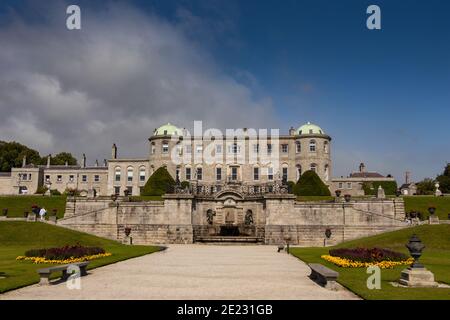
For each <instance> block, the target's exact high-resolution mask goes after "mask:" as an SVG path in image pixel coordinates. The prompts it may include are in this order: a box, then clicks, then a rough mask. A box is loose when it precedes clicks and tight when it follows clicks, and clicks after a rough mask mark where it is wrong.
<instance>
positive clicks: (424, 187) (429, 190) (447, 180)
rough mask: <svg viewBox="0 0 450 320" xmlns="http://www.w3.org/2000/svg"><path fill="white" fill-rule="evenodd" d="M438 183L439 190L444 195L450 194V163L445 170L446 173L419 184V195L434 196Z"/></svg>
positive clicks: (426, 179)
mask: <svg viewBox="0 0 450 320" xmlns="http://www.w3.org/2000/svg"><path fill="white" fill-rule="evenodd" d="M436 182H438V183H439V190H441V191H442V192H443V193H450V163H447V165H446V166H445V168H444V172H442V174H440V175H438V176H437V177H436V179H431V178H425V179H423V180H422V181H420V182H418V183H417V194H421V195H427V194H434V192H435V190H436V187H435V185H436Z"/></svg>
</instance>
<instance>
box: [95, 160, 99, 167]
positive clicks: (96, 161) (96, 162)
mask: <svg viewBox="0 0 450 320" xmlns="http://www.w3.org/2000/svg"><path fill="white" fill-rule="evenodd" d="M95 166H96V167H98V159H95Z"/></svg>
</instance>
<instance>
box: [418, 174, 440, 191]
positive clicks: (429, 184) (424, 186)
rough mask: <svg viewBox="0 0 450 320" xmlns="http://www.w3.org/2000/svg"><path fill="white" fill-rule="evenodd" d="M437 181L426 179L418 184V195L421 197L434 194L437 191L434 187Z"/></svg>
mask: <svg viewBox="0 0 450 320" xmlns="http://www.w3.org/2000/svg"><path fill="white" fill-rule="evenodd" d="M434 184H435V181H434V180H433V179H430V178H425V179H423V180H422V181H420V182H418V183H417V194H419V195H427V194H433V193H434V190H435V189H436V188H435V187H434Z"/></svg>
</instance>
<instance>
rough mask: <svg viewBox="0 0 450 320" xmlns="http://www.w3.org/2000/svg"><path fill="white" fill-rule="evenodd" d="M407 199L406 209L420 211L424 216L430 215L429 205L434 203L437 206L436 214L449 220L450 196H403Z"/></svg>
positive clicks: (407, 210)
mask: <svg viewBox="0 0 450 320" xmlns="http://www.w3.org/2000/svg"><path fill="white" fill-rule="evenodd" d="M403 199H404V200H405V210H406V212H409V211H412V210H414V211H420V212H422V216H423V217H428V216H429V213H428V207H429V206H430V205H433V206H435V207H436V213H435V214H436V215H437V216H438V217H439V219H444V220H448V214H449V213H450V197H435V196H410V197H403Z"/></svg>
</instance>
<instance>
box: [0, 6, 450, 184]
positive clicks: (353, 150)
mask: <svg viewBox="0 0 450 320" xmlns="http://www.w3.org/2000/svg"><path fill="white" fill-rule="evenodd" d="M33 2H34V3H33ZM36 2H37V1H3V2H2V5H0V8H1V9H0V19H1V18H2V17H3V18H4V19H3V20H4V21H8V18H11V13H10V11H8V10H9V9H10V8H14V10H15V11H16V14H19V15H20V16H22V17H25V16H27V17H28V18H29V19H31V20H33V21H35V20H36V21H37V23H45V20H44V19H43V20H42V21H40V20H41V16H40V15H39V14H37V15H35V14H34V11H30V3H32V6H34V5H35V4H36ZM49 2H50V3H51V4H50V6H51V5H52V3H57V2H58V1H49ZM71 3H78V4H80V6H81V8H82V11H83V9H84V8H86V7H89V8H90V10H91V11H89V13H88V14H89V15H91V16H93V15H95V12H101V11H102V10H104V7H105V6H110V5H111V6H114V5H115V4H117V3H126V4H127V5H131V6H134V7H136V8H137V10H139V11H141V12H142V13H143V14H144V15H148V16H149V17H153V18H154V17H155V16H156V17H157V18H158V19H159V20H161V21H163V22H164V23H167V24H168V25H172V26H174V27H175V28H177V29H181V30H182V33H183V36H184V37H185V38H186V39H187V41H189V42H191V43H193V44H194V45H195V46H196V47H198V48H201V51H202V52H203V53H205V54H206V55H207V56H208V59H211V60H213V61H214V64H213V65H214V67H213V68H214V69H218V70H219V71H216V72H218V73H220V74H221V75H226V76H228V77H230V78H233V79H234V80H235V81H236V82H238V83H241V84H243V85H244V86H245V87H246V88H248V89H249V91H250V93H251V96H252V99H255V100H263V101H270V104H271V108H272V109H273V112H272V113H271V114H270V115H269V119H268V120H267V123H269V124H271V125H272V126H273V127H280V128H281V130H282V131H283V132H287V129H288V128H289V127H290V126H295V127H297V126H299V125H301V124H302V123H304V122H307V121H311V122H314V123H317V124H319V125H320V126H321V127H322V128H323V129H324V130H325V131H326V132H327V133H329V134H330V135H331V136H332V137H333V160H334V175H335V176H340V175H347V174H348V173H349V172H350V171H352V170H356V168H357V166H358V164H359V163H360V162H365V163H366V166H367V168H368V170H374V171H375V170H377V171H380V172H381V173H384V174H388V173H391V174H394V175H395V176H396V177H397V179H398V180H399V181H400V182H402V181H403V173H404V171H406V170H409V171H411V173H412V176H413V178H414V179H416V180H419V179H422V178H424V177H429V176H431V177H433V176H435V175H436V174H437V173H439V172H440V171H442V169H443V167H444V165H445V163H446V162H447V161H450V151H449V150H450V139H449V136H450V133H449V129H448V123H449V119H450V108H449V102H450V90H449V89H450V88H449V86H450V56H449V53H450V19H449V18H448V16H449V14H450V2H448V1H437V0H434V1H423V0H422V1H407V2H406V1H392V0H391V1H361V0H358V1H357V0H354V1H350V0H346V1H322V0H319V1H288V0H284V1H256V0H245V1H244V0H241V1H234V0H227V1H218V0H213V1H174V0H165V1H143V0H140V1H138V0H136V1H126V2H124V1H122V2H121V1H112V2H108V4H105V3H104V2H102V1H71ZM370 4H377V5H379V6H380V8H381V16H382V30H368V29H367V28H366V18H367V14H366V13H365V11H366V8H367V6H368V5H370ZM7 7H9V9H7ZM91 18H93V17H91ZM6 24H7V22H6ZM192 120H196V119H192ZM197 120H201V119H197Z"/></svg>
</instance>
